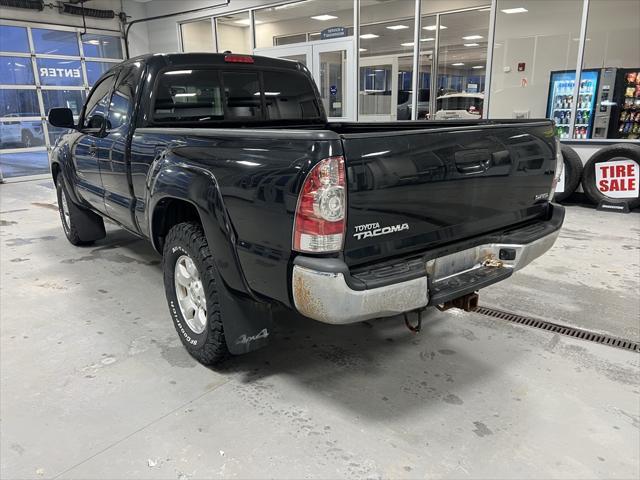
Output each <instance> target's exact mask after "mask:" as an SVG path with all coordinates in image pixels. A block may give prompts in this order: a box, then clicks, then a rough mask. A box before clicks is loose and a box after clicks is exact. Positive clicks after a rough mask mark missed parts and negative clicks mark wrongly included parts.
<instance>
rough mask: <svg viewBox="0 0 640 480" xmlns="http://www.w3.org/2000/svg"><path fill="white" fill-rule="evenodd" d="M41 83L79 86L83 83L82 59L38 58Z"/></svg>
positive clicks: (37, 63)
mask: <svg viewBox="0 0 640 480" xmlns="http://www.w3.org/2000/svg"><path fill="white" fill-rule="evenodd" d="M36 65H37V69H38V76H39V77H40V84H41V85H57V86H59V87H62V86H64V87H71V86H74V87H79V86H82V85H83V83H84V82H83V80H82V66H81V64H80V60H60V59H57V58H38V59H37V60H36Z"/></svg>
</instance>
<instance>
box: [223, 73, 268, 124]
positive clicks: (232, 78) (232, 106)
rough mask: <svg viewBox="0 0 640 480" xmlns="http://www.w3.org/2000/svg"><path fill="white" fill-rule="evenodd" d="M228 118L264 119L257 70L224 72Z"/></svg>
mask: <svg viewBox="0 0 640 480" xmlns="http://www.w3.org/2000/svg"><path fill="white" fill-rule="evenodd" d="M222 75H223V82H224V101H225V103H226V104H227V117H225V119H226V120H236V119H247V118H251V119H258V120H261V119H262V99H261V98H260V80H259V79H258V74H257V73H255V72H224V73H223V74H222Z"/></svg>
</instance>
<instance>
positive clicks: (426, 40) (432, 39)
mask: <svg viewBox="0 0 640 480" xmlns="http://www.w3.org/2000/svg"><path fill="white" fill-rule="evenodd" d="M434 40H435V38H433V37H429V38H421V39H420V41H421V42H433V41H434Z"/></svg>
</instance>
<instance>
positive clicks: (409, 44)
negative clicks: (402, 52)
mask: <svg viewBox="0 0 640 480" xmlns="http://www.w3.org/2000/svg"><path fill="white" fill-rule="evenodd" d="M400 45H402V46H403V47H413V45H414V44H413V42H405V43H401V44H400Z"/></svg>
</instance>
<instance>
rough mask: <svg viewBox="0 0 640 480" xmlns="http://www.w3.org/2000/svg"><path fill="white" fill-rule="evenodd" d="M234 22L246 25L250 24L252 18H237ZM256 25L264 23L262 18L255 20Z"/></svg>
mask: <svg viewBox="0 0 640 480" xmlns="http://www.w3.org/2000/svg"><path fill="white" fill-rule="evenodd" d="M233 23H237V24H238V25H245V26H247V27H248V26H249V25H250V24H251V20H249V19H248V18H245V19H242V20H236V21H235V22H233ZM255 23H256V25H260V24H261V23H264V22H263V21H262V20H256V21H255Z"/></svg>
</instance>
